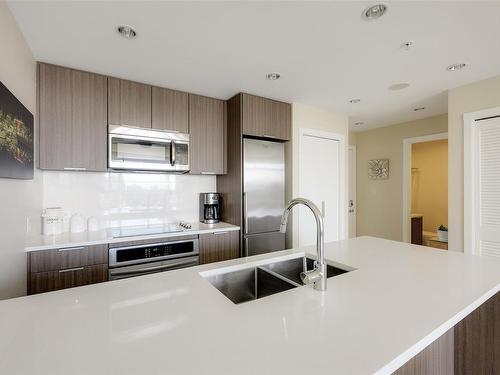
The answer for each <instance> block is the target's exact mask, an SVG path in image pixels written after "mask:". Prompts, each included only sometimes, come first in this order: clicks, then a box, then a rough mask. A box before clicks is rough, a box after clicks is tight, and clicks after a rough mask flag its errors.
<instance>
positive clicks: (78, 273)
mask: <svg viewBox="0 0 500 375" xmlns="http://www.w3.org/2000/svg"><path fill="white" fill-rule="evenodd" d="M107 280H108V265H107V264H96V265H93V266H83V267H74V268H65V269H62V270H57V271H47V272H34V273H31V274H30V287H29V288H30V289H29V290H30V293H29V294H36V293H44V292H51V291H54V290H59V289H66V288H73V287H76V286H82V285H89V284H96V283H102V282H104V281H107Z"/></svg>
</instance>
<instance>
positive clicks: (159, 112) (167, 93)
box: [151, 87, 189, 133]
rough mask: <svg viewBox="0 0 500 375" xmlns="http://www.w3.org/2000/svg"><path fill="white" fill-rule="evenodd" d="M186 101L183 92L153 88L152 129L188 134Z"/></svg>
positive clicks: (186, 98)
mask: <svg viewBox="0 0 500 375" xmlns="http://www.w3.org/2000/svg"><path fill="white" fill-rule="evenodd" d="M188 100H189V99H188V94H187V93H185V92H181V91H175V90H170V89H164V88H161V87H153V88H152V104H151V105H152V114H151V122H152V128H153V129H159V130H168V131H175V132H180V133H188V132H189V124H188Z"/></svg>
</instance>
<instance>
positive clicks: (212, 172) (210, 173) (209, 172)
mask: <svg viewBox="0 0 500 375" xmlns="http://www.w3.org/2000/svg"><path fill="white" fill-rule="evenodd" d="M201 174H215V172H201Z"/></svg>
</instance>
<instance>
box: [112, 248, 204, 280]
mask: <svg viewBox="0 0 500 375" xmlns="http://www.w3.org/2000/svg"><path fill="white" fill-rule="evenodd" d="M198 254H199V247H198V239H197V238H196V239H188V240H178V241H175V240H171V241H165V242H157V243H150V244H137V245H130V246H123V247H112V245H110V248H109V271H108V272H109V275H108V276H109V280H117V279H123V278H126V277H133V276H139V275H145V274H149V273H156V272H163V271H169V270H174V269H178V268H185V267H191V266H196V265H198V264H199V256H198Z"/></svg>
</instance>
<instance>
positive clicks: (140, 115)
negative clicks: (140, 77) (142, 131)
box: [108, 77, 151, 128]
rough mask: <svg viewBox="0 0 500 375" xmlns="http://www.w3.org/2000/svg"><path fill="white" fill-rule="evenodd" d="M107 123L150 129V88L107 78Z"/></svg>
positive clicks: (140, 84)
mask: <svg viewBox="0 0 500 375" xmlns="http://www.w3.org/2000/svg"><path fill="white" fill-rule="evenodd" d="M108 123H109V124H110V125H125V126H136V127H141V128H151V86H149V85H145V84H142V83H137V82H132V81H126V80H123V79H117V78H111V77H109V78H108Z"/></svg>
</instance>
